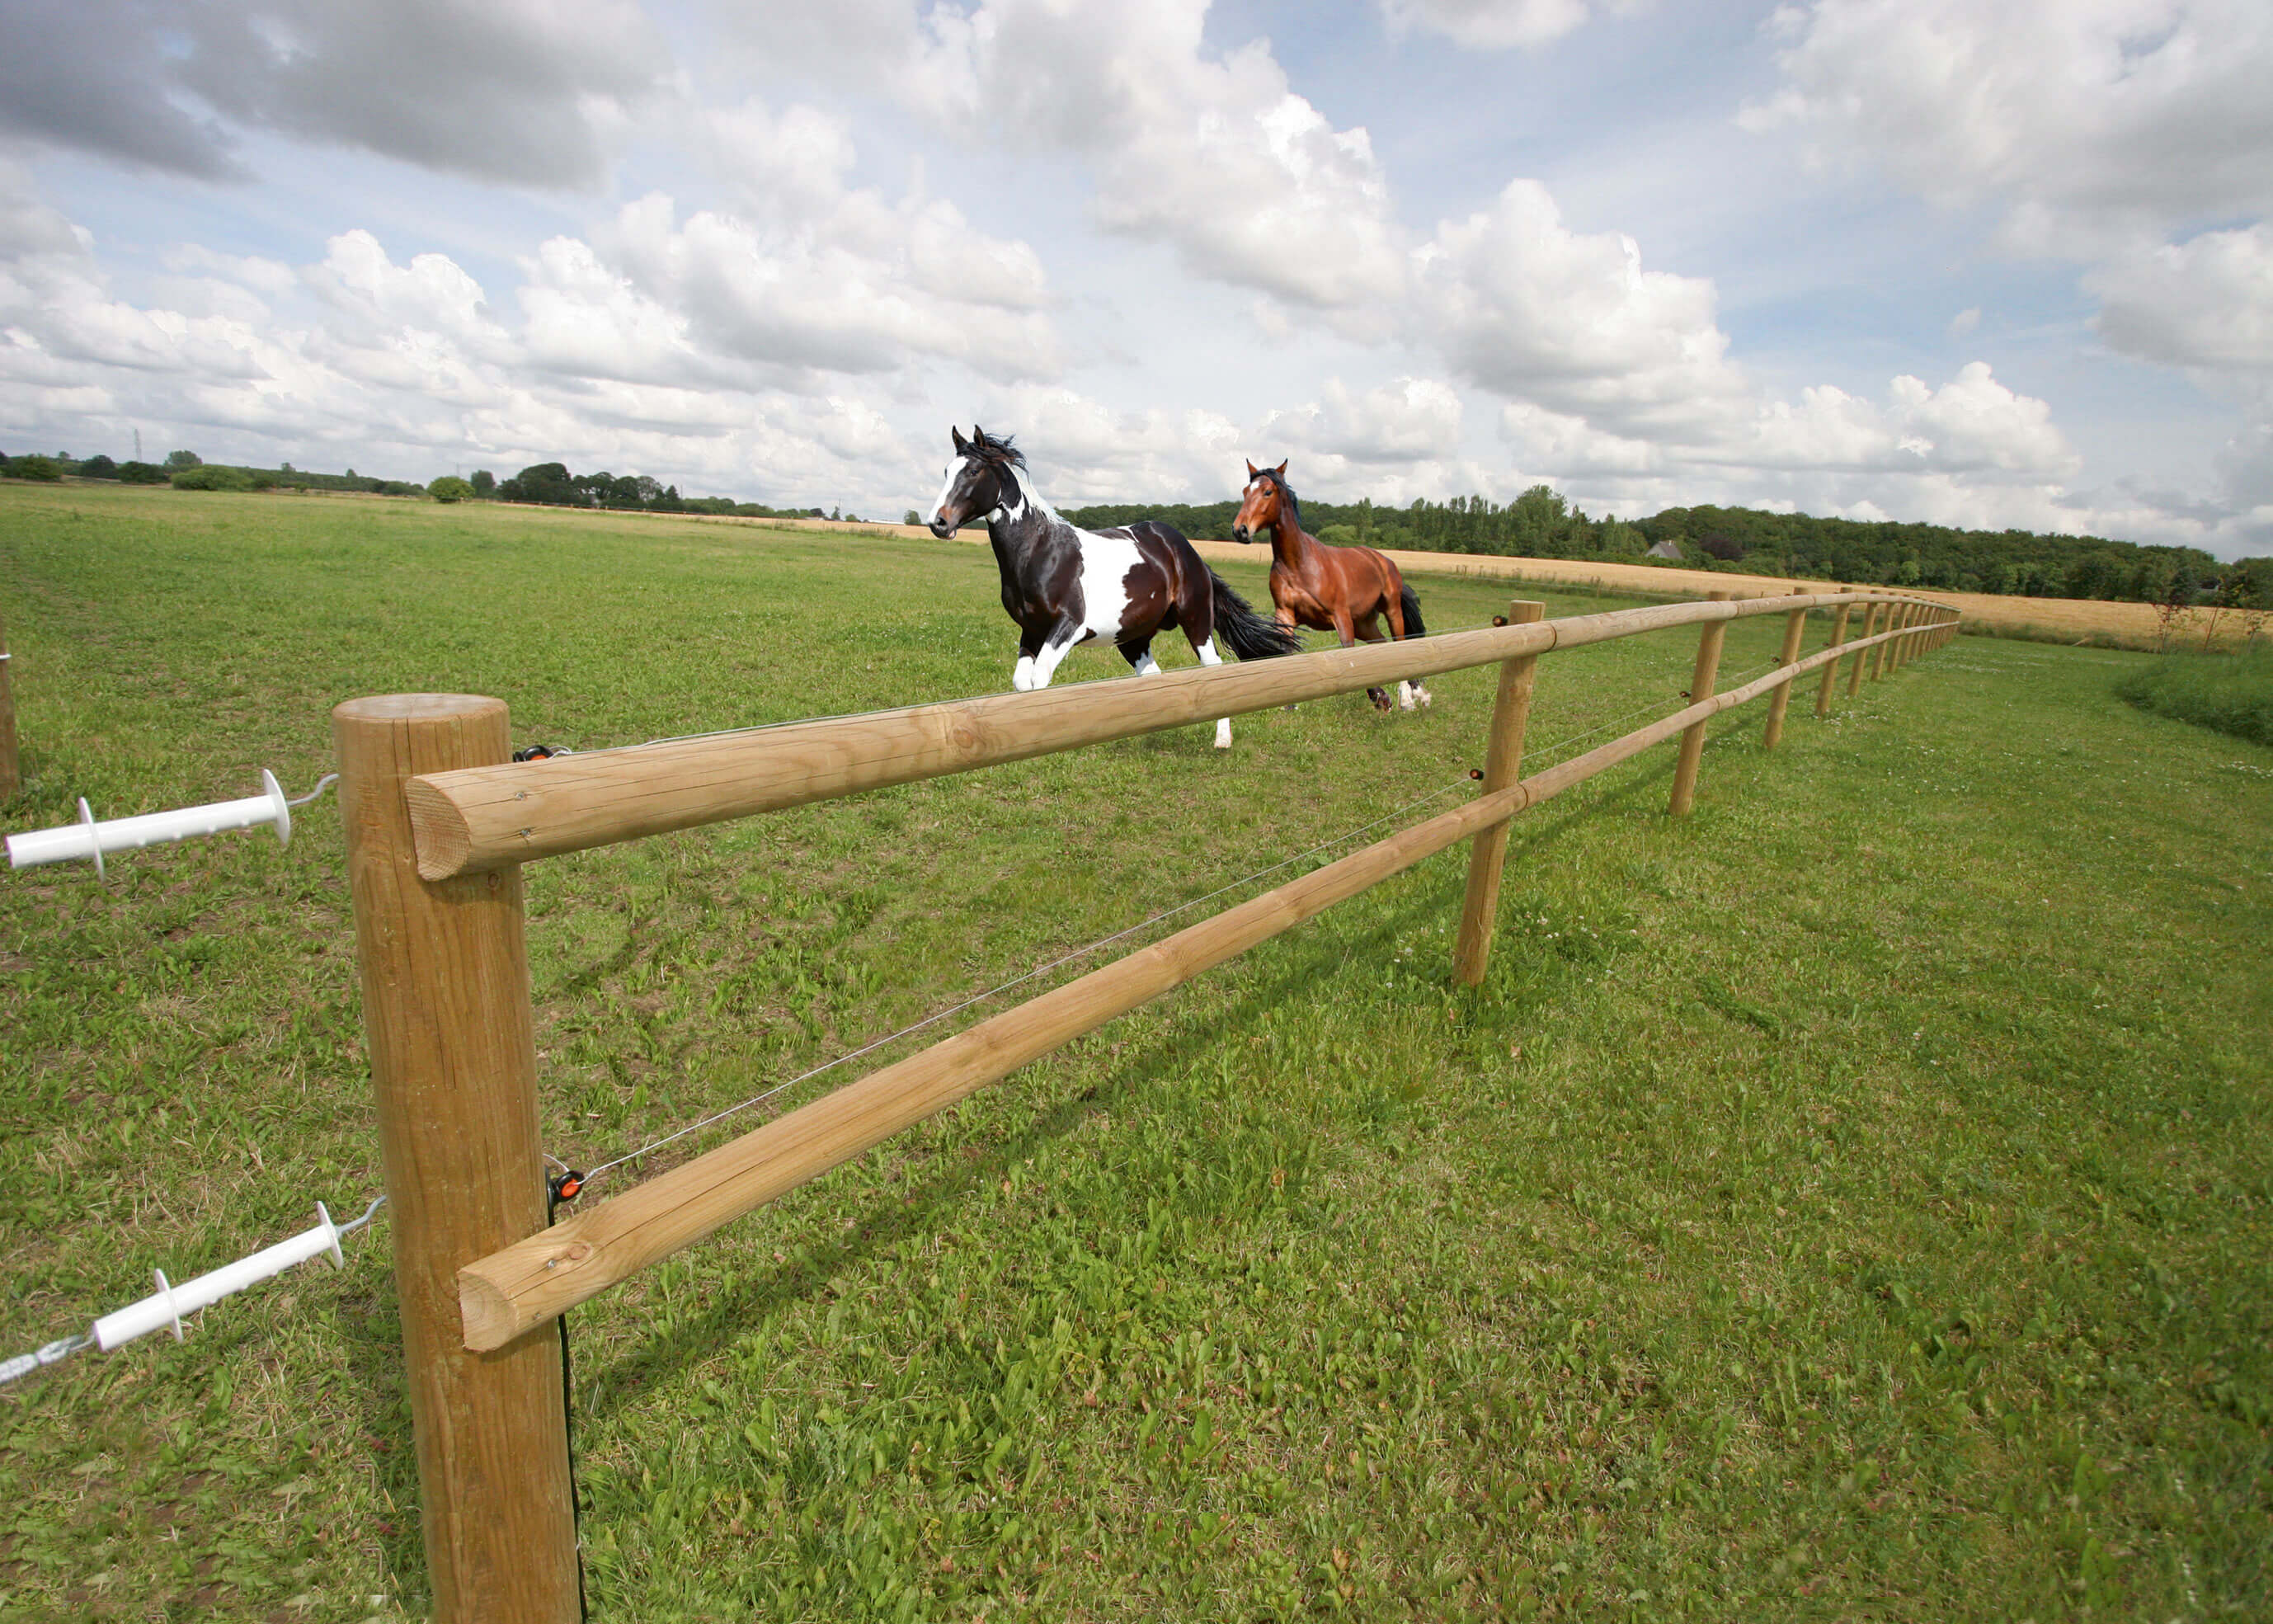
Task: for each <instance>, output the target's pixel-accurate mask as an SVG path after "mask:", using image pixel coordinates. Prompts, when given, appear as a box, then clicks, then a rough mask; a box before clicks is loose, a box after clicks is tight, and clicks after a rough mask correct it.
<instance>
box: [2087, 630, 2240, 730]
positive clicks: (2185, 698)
mask: <svg viewBox="0 0 2273 1624" xmlns="http://www.w3.org/2000/svg"><path fill="white" fill-rule="evenodd" d="M2115 691H2116V692H2117V693H2118V694H2119V695H2122V696H2123V697H2124V698H2126V699H2127V700H2129V701H2130V702H2131V703H2133V704H2134V705H2137V706H2138V707H2139V708H2140V709H2142V711H2155V712H2157V714H2158V715H2162V716H2173V717H2177V718H2179V719H2180V720H2181V721H2187V722H2195V723H2199V724H2200V725H2201V726H2204V727H2214V728H2216V729H2217V731H2218V732H2220V733H2232V734H2233V735H2234V736H2235V737H2236V738H2238V739H2248V740H2251V741H2254V742H2256V743H2258V744H2265V745H2273V649H2260V648H2251V649H2249V650H2247V651H2245V652H2243V653H2239V654H2230V655H2224V656H2222V657H2217V658H2209V659H2205V658H2202V657H2200V656H2198V655H2197V656H2187V655H2178V656H2174V657H2172V658H2169V659H2162V660H2157V661H2156V662H2155V663H2154V664H2153V665H2149V666H2147V667H2145V668H2144V669H2143V670H2140V671H2134V672H2130V673H2126V674H2125V676H2124V678H2123V680H2122V681H2120V682H2119V683H2117V684H2116V687H2115Z"/></svg>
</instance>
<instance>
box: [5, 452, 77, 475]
mask: <svg viewBox="0 0 2273 1624" xmlns="http://www.w3.org/2000/svg"><path fill="white" fill-rule="evenodd" d="M8 477H10V478H11V479H50V480H52V479H61V478H62V477H64V465H63V464H62V463H61V462H56V460H55V458H53V457H51V456H19V457H10V458H9V459H8Z"/></svg>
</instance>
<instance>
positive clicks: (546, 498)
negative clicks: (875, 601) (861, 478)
mask: <svg viewBox="0 0 2273 1624" xmlns="http://www.w3.org/2000/svg"><path fill="white" fill-rule="evenodd" d="M471 485H472V488H473V494H474V495H476V496H477V497H491V496H493V497H495V498H496V499H497V500H499V501H501V502H538V503H542V504H543V505H544V506H546V507H548V508H616V509H619V510H624V511H630V512H640V513H707V514H725V515H732V516H734V517H737V518H745V519H820V518H836V517H837V516H839V515H837V514H836V512H834V511H831V512H829V513H827V514H824V513H822V512H821V509H820V508H769V507H767V506H766V505H765V504H764V503H762V502H738V501H736V500H734V499H733V498H732V497H731V496H681V495H680V494H679V487H678V486H677V485H662V484H659V483H657V482H656V480H655V479H653V478H651V477H649V476H648V475H646V474H620V475H619V474H611V473H608V472H605V471H602V472H600V473H596V474H572V473H570V472H569V471H568V469H567V465H566V463H562V462H536V463H532V464H530V465H529V467H527V468H524V469H522V470H521V471H520V472H519V473H517V474H515V475H514V477H512V478H510V479H499V478H497V477H495V476H493V475H492V474H491V472H490V471H489V470H487V469H485V468H481V469H476V470H474V475H473V478H472V480H471ZM844 516H848V517H856V516H857V515H844Z"/></svg>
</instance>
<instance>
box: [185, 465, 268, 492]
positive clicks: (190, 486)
mask: <svg viewBox="0 0 2273 1624" xmlns="http://www.w3.org/2000/svg"><path fill="white" fill-rule="evenodd" d="M270 483H271V484H274V480H272V481H270ZM173 485H174V489H176V491H250V490H251V489H252V488H253V487H252V476H251V474H248V473H246V472H245V471H244V470H243V469H241V468H229V467H227V466H225V465H223V464H220V463H202V462H201V463H199V465H198V466H197V467H195V468H184V469H182V470H179V471H178V472H176V474H175V475H174V479H173Z"/></svg>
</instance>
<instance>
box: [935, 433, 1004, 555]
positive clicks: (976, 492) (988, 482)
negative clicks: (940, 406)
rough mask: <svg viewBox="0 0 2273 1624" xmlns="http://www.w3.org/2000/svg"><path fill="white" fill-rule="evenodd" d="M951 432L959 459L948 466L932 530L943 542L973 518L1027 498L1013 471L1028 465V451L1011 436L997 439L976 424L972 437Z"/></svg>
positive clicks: (984, 515)
mask: <svg viewBox="0 0 2273 1624" xmlns="http://www.w3.org/2000/svg"><path fill="white" fill-rule="evenodd" d="M948 432H949V434H950V435H952V436H953V437H954V440H955V455H956V461H954V462H950V463H949V464H948V465H947V472H946V477H945V478H944V479H943V480H942V481H941V485H940V487H939V500H937V501H935V502H934V503H933V504H932V505H931V519H930V524H931V533H932V534H933V535H934V536H936V537H938V538H940V539H941V541H945V540H946V539H947V538H949V537H950V536H952V535H954V534H955V532H956V530H959V529H961V528H962V527H963V526H964V525H966V524H968V523H971V521H972V520H974V519H984V518H986V517H987V516H989V515H992V514H994V512H995V511H996V510H998V509H1000V508H1016V506H1018V505H1019V503H1020V502H1022V501H1024V500H1025V496H1024V492H1022V491H1020V490H1019V488H1018V476H1017V474H1016V472H1015V471H1014V470H1017V469H1021V468H1024V466H1025V465H1026V456H1025V453H1024V452H1022V451H1020V450H1019V449H1018V448H1017V447H1016V446H1014V445H1012V444H1011V443H1010V437H1009V435H1007V434H1004V435H1001V436H1000V437H999V438H998V437H997V436H994V435H992V434H989V433H988V432H986V430H985V429H982V428H980V427H979V425H976V424H973V425H971V438H970V439H969V440H965V439H964V438H963V431H962V430H961V429H958V428H953V427H950V428H949V430H948Z"/></svg>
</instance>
